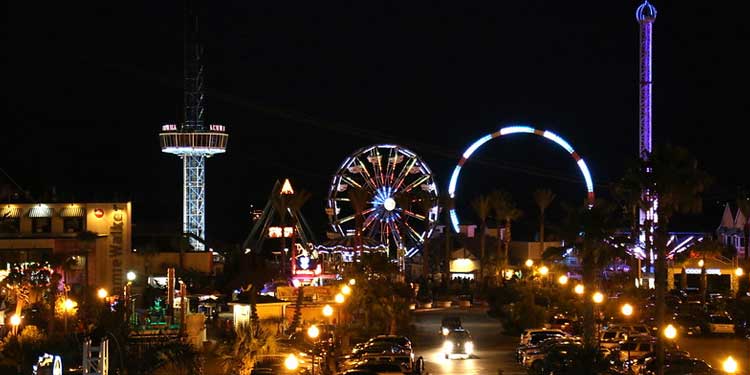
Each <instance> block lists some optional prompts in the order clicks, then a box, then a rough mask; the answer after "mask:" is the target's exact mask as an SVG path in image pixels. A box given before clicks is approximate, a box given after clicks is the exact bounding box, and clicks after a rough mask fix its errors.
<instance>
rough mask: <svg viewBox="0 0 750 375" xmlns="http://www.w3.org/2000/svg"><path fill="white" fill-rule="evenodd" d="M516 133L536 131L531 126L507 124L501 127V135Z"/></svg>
mask: <svg viewBox="0 0 750 375" xmlns="http://www.w3.org/2000/svg"><path fill="white" fill-rule="evenodd" d="M514 133H534V128H532V127H530V126H506V127H504V128H502V129H500V135H506V134H514Z"/></svg>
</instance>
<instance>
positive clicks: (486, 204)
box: [471, 195, 492, 282]
mask: <svg viewBox="0 0 750 375" xmlns="http://www.w3.org/2000/svg"><path fill="white" fill-rule="evenodd" d="M471 206H472V207H473V208H474V212H476V214H477V216H478V217H479V253H480V258H479V280H480V282H481V281H483V280H484V271H485V269H484V264H485V262H486V261H487V256H486V254H485V245H486V238H485V234H486V233H487V217H488V216H489V215H490V208H492V204H491V202H490V198H489V197H487V196H485V195H480V196H478V197H476V198H475V199H474V200H473V201H472V202H471Z"/></svg>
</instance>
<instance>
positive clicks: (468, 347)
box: [464, 341, 474, 354]
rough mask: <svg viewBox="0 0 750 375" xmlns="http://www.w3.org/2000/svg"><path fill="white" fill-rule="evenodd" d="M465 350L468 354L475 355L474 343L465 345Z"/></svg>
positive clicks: (468, 342)
mask: <svg viewBox="0 0 750 375" xmlns="http://www.w3.org/2000/svg"><path fill="white" fill-rule="evenodd" d="M464 350H466V354H471V353H474V343H473V342H471V341H467V342H466V343H465V344H464Z"/></svg>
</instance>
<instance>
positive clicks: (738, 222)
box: [716, 203, 750, 259]
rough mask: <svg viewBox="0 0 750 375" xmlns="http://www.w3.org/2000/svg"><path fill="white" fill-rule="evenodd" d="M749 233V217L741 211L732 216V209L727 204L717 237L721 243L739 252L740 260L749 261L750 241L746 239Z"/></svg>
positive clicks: (738, 210) (717, 230)
mask: <svg viewBox="0 0 750 375" xmlns="http://www.w3.org/2000/svg"><path fill="white" fill-rule="evenodd" d="M748 232H750V221H748V217H747V216H746V215H745V214H744V213H743V212H742V210H740V209H737V212H736V213H735V214H732V208H731V207H729V203H727V204H726V206H724V214H723V215H722V216H721V223H720V224H719V227H718V228H716V235H717V236H718V239H719V241H721V243H723V244H724V245H726V246H729V247H732V248H734V249H735V250H736V251H737V257H738V258H739V259H747V258H748V255H750V254H749V253H748V239H747V238H746V235H747V233H748Z"/></svg>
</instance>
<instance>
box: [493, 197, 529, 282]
mask: <svg viewBox="0 0 750 375" xmlns="http://www.w3.org/2000/svg"><path fill="white" fill-rule="evenodd" d="M490 202H492V210H493V212H494V213H495V221H496V222H497V239H498V244H497V250H498V258H502V266H501V270H500V274H501V275H500V276H501V278H503V279H504V275H503V272H505V269H506V268H507V267H508V261H509V259H508V258H509V252H510V241H511V238H512V234H511V233H512V232H511V223H512V222H513V221H514V220H517V219H518V218H520V217H521V215H522V214H523V213H522V212H521V210H519V209H518V208H516V203H515V202H514V201H513V197H511V195H510V193H508V192H505V191H502V190H495V191H493V192H492V193H491V194H490ZM503 221H505V233H503V238H502V241H500V226H501V223H502V222H503ZM501 246H502V247H503V248H504V254H503V255H502V257H501V256H500V251H501V250H500V249H501Z"/></svg>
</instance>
